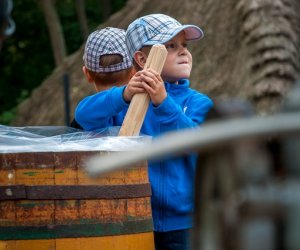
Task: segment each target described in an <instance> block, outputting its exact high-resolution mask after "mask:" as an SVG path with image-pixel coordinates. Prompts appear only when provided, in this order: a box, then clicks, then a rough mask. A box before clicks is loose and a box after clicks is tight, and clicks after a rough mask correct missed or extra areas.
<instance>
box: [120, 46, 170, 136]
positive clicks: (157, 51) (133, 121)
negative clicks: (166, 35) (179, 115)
mask: <svg viewBox="0 0 300 250" xmlns="http://www.w3.org/2000/svg"><path fill="white" fill-rule="evenodd" d="M167 54H168V51H167V49H166V47H165V46H164V45H161V44H156V45H153V46H152V48H151V50H150V53H149V55H148V58H147V61H146V64H145V67H144V68H145V69H148V68H151V69H153V70H155V71H156V72H157V73H158V74H160V73H161V71H162V69H163V66H164V64H165V61H166V58H167ZM149 102H150V97H149V95H148V94H147V93H140V94H135V95H134V96H133V97H132V100H131V102H130V105H129V108H128V110H127V113H126V116H125V118H124V121H123V124H122V127H121V129H120V132H119V136H136V135H139V133H140V130H141V127H142V124H143V122H144V119H145V115H146V113H147V110H148V107H149Z"/></svg>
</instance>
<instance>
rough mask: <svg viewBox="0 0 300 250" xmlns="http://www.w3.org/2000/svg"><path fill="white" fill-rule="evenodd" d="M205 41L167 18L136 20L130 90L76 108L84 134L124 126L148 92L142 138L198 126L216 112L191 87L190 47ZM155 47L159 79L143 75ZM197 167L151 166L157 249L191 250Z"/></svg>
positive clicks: (170, 162) (184, 163) (189, 159)
mask: <svg viewBox="0 0 300 250" xmlns="http://www.w3.org/2000/svg"><path fill="white" fill-rule="evenodd" d="M202 36H203V32H202V30H201V29H200V28H199V27H197V26H195V25H181V24H180V23H179V22H178V21H176V20H175V19H173V18H171V17H169V16H166V15H163V14H152V15H148V16H144V17H141V18H138V19H137V20H135V21H134V22H133V23H131V24H130V25H129V26H128V29H127V31H126V45H127V48H128V51H129V54H130V56H131V57H132V58H133V59H134V65H135V67H136V69H137V70H140V71H139V72H137V73H136V74H135V75H134V77H133V78H132V79H131V80H130V81H129V82H128V84H127V86H126V87H121V88H117V87H114V88H112V89H110V90H109V91H107V92H106V93H105V94H106V100H105V101H103V99H102V100H101V98H98V97H97V95H95V96H91V97H87V98H85V99H84V100H82V101H81V102H80V103H79V105H78V107H77V109H76V119H78V121H79V123H80V124H81V125H82V126H83V128H84V129H86V130H93V129H96V128H97V126H98V128H101V127H106V126H109V125H111V123H110V120H111V117H118V121H117V123H114V125H121V122H122V120H123V119H124V115H125V112H126V110H127V107H128V102H130V100H131V98H132V96H133V95H134V94H135V93H139V92H143V91H144V92H147V93H148V94H149V96H150V98H151V103H150V105H149V109H148V111H147V114H146V116H145V120H144V123H143V126H142V128H141V132H142V133H144V134H147V135H151V136H153V137H155V136H158V135H160V134H162V133H167V132H170V131H176V130H180V129H186V128H192V127H196V126H198V125H199V124H201V123H202V122H203V121H204V119H205V115H206V113H207V112H208V110H209V109H210V108H211V107H212V101H211V100H210V98H209V97H207V96H206V95H204V94H201V93H199V92H197V91H196V90H192V89H190V88H189V84H190V83H189V80H188V78H189V77H190V73H191V69H192V55H191V53H190V52H189V50H188V49H187V42H188V41H191V40H197V39H200V38H202ZM156 43H160V44H165V46H166V48H167V50H168V56H167V59H166V62H165V66H164V67H163V70H162V73H161V76H160V75H159V74H157V72H155V71H153V70H151V69H149V70H143V67H144V65H145V63H146V60H147V56H148V53H149V51H150V49H151V46H152V45H154V44H156ZM103 105H106V106H107V107H109V108H108V109H107V110H106V111H107V112H102V111H99V107H101V106H103ZM95 120H96V121H97V126H95V122H94V121H95ZM195 167H196V157H195V155H187V156H184V157H174V158H168V159H167V160H164V161H156V162H149V178H150V182H151V187H152V197H151V204H152V211H153V213H152V214H153V221H154V237H155V245H156V249H164V250H166V249H180V250H185V249H188V242H189V238H188V230H189V229H190V228H191V227H192V216H191V215H192V211H193V186H194V185H193V182H194V176H195Z"/></svg>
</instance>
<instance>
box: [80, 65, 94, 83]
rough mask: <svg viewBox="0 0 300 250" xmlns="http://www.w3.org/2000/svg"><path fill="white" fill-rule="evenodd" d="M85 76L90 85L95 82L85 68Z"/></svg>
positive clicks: (83, 69)
mask: <svg viewBox="0 0 300 250" xmlns="http://www.w3.org/2000/svg"><path fill="white" fill-rule="evenodd" d="M82 71H83V74H84V75H85V77H86V79H87V80H88V82H89V83H94V80H93V78H92V76H91V75H90V72H89V71H88V70H87V68H86V67H85V66H83V67H82Z"/></svg>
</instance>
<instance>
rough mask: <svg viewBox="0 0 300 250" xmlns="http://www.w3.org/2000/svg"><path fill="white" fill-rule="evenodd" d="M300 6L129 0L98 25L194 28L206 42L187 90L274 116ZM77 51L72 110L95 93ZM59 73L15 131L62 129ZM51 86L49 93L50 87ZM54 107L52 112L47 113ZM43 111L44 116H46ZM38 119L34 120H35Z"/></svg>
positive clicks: (23, 110) (293, 70) (291, 75)
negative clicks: (146, 22)
mask: <svg viewBox="0 0 300 250" xmlns="http://www.w3.org/2000/svg"><path fill="white" fill-rule="evenodd" d="M299 9H300V1H299V0H186V1H184V4H183V1H182V0H173V1H172V4H170V2H168V1H161V0H140V1H135V0H128V2H127V4H126V6H125V7H124V8H123V9H122V10H121V11H119V12H118V13H115V14H114V15H112V16H111V17H110V18H109V19H108V20H107V22H105V23H104V24H102V25H101V26H100V27H106V26H113V27H120V28H125V29H126V28H127V26H128V24H129V23H131V22H132V21H133V20H134V19H135V18H137V17H140V16H142V15H146V14H150V13H164V14H167V15H170V16H172V17H174V18H176V19H178V20H179V21H180V22H181V23H185V24H196V25H199V26H200V27H201V28H202V29H203V30H204V33H205V35H204V38H203V39H202V40H200V41H198V42H195V43H193V44H191V47H190V48H191V52H192V55H193V70H192V75H191V79H190V80H191V87H193V88H195V89H197V90H199V91H201V92H203V93H206V94H208V95H209V96H210V97H211V98H212V99H213V100H214V102H216V103H217V102H222V101H223V100H227V99H232V98H239V99H241V98H242V99H245V100H247V101H249V102H251V103H252V104H253V107H254V109H255V111H256V112H257V114H271V113H274V112H278V111H279V108H280V105H281V103H282V101H283V100H284V97H285V96H286V94H287V92H288V91H289V90H290V89H291V87H292V86H293V85H294V83H295V80H296V79H297V77H298V75H299V68H300V63H299V58H300V51H299V50H300V49H299V47H300V46H299V41H300V14H299V11H298V10H299ZM82 53H83V47H81V48H80V49H79V50H78V51H77V52H76V53H74V54H73V55H72V56H70V57H69V58H68V59H67V61H66V63H67V65H68V67H69V70H70V71H69V72H70V81H71V100H72V103H71V110H74V108H75V107H76V105H77V103H78V101H79V100H80V99H82V98H83V97H84V96H85V95H87V94H89V93H92V92H93V91H94V90H93V88H92V87H91V86H90V85H89V84H87V82H86V80H85V79H84V77H83V74H82V71H81V67H82ZM62 72H63V70H62V67H59V68H57V69H56V70H55V71H54V72H53V74H52V75H51V76H50V77H48V78H47V79H45V81H44V82H43V83H42V85H41V86H40V87H39V88H37V89H36V90H35V91H34V92H33V93H32V96H31V97H30V98H29V99H28V100H26V101H25V102H24V103H22V104H21V105H20V106H19V108H18V112H17V118H16V120H15V122H14V125H19V126H24V125H62V124H64V120H63V117H64V116H63V104H62V102H60V101H58V100H63V97H62V96H61V97H59V96H58V95H59V93H60V92H59V91H57V88H56V87H55V86H58V84H59V82H60V79H61V75H60V74H62ZM49 86H51V88H50V87H49ZM49 107H51V110H49ZM45 110H47V111H48V112H45ZM36 114H39V115H36Z"/></svg>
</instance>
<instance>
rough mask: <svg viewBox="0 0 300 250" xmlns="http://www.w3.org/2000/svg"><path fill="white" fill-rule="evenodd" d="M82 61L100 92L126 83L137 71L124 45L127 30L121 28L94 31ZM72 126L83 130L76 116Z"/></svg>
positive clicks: (86, 45) (88, 79) (92, 82)
mask: <svg viewBox="0 0 300 250" xmlns="http://www.w3.org/2000/svg"><path fill="white" fill-rule="evenodd" d="M83 62H84V66H83V67H82V71H83V73H84V75H85V77H86V79H87V81H88V82H89V83H91V84H94V87H95V90H96V91H97V92H102V91H104V90H107V89H110V88H111V87H113V86H121V85H123V84H126V83H127V82H128V81H129V80H130V78H131V77H132V75H133V74H134V72H135V69H134V68H133V66H132V59H131V58H130V57H129V55H128V53H127V49H126V45H125V30H122V29H118V28H112V27H107V28H104V29H100V30H96V31H94V32H93V33H91V34H90V35H89V36H88V39H87V41H86V44H85V49H84V54H83ZM101 95H102V94H99V96H101ZM102 108H105V107H102ZM71 127H75V128H79V129H82V127H81V126H80V124H78V122H77V121H76V119H74V120H73V121H72V122H71Z"/></svg>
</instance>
